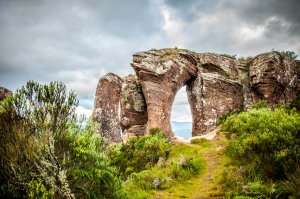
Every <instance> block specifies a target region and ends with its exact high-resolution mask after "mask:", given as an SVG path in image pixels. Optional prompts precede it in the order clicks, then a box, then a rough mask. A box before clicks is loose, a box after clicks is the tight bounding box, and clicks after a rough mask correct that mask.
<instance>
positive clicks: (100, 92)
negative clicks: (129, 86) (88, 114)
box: [92, 73, 122, 142]
mask: <svg viewBox="0 0 300 199" xmlns="http://www.w3.org/2000/svg"><path fill="white" fill-rule="evenodd" d="M121 84H122V79H121V78H120V77H119V76H117V75H115V74H113V73H108V74H106V75H105V76H103V77H102V78H100V80H99V82H98V86H97V89H96V97H95V102H94V110H93V114H92V120H93V122H94V123H96V124H98V125H99V127H98V128H99V129H98V130H99V133H101V134H102V136H104V137H106V138H108V139H109V140H110V141H112V142H120V141H121V131H120V124H119V102H120V93H121Z"/></svg>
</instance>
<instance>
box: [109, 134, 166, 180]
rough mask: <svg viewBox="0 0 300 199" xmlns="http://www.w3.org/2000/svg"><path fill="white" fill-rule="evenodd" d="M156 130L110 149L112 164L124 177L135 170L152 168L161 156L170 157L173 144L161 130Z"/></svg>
mask: <svg viewBox="0 0 300 199" xmlns="http://www.w3.org/2000/svg"><path fill="white" fill-rule="evenodd" d="M150 131H151V132H152V130H150ZM153 131H154V130H153ZM155 131H156V133H153V132H152V134H153V135H151V134H149V135H144V136H142V137H140V138H137V137H133V138H131V139H130V140H128V141H127V142H126V143H125V144H122V145H121V146H117V147H113V148H111V149H110V157H111V159H112V165H115V166H117V167H118V168H119V170H120V173H121V175H122V176H123V177H124V178H126V177H127V176H128V175H129V174H131V173H133V172H139V171H142V170H145V169H149V168H151V167H152V166H154V165H155V164H156V163H157V162H158V160H159V158H160V157H162V158H168V156H169V153H170V150H171V148H170V146H171V145H170V143H169V141H168V140H166V139H165V138H164V137H163V134H162V132H161V130H159V131H157V130H155Z"/></svg>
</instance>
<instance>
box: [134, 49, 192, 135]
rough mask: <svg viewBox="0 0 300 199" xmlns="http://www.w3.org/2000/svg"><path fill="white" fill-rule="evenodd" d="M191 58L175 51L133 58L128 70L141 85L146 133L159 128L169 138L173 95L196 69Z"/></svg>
mask: <svg viewBox="0 0 300 199" xmlns="http://www.w3.org/2000/svg"><path fill="white" fill-rule="evenodd" d="M194 59H195V58H194V57H193V56H192V54H188V53H186V52H184V51H178V50H177V49H165V50H162V51H147V52H141V53H137V54H135V55H134V56H133V60H134V62H133V63H132V66H133V68H134V70H135V71H136V74H137V76H138V77H139V79H140V81H141V86H142V90H143V93H144V96H145V100H146V104H147V113H148V121H147V130H148V129H150V128H152V127H160V128H161V129H162V130H163V132H164V134H165V136H166V137H169V138H173V137H174V134H173V132H172V129H171V123H170V119H171V110H172V105H173V102H174V98H175V95H176V93H177V91H178V90H179V89H180V88H181V87H182V86H184V85H186V84H187V83H189V82H191V81H193V79H195V78H196V75H197V72H198V68H197V66H196V65H195V63H196V60H194Z"/></svg>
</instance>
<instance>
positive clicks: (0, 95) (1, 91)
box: [0, 86, 12, 101]
mask: <svg viewBox="0 0 300 199" xmlns="http://www.w3.org/2000/svg"><path fill="white" fill-rule="evenodd" d="M10 95H12V92H11V91H10V90H8V89H7V88H4V87H2V86H0V101H2V100H3V99H4V98H6V97H7V96H10Z"/></svg>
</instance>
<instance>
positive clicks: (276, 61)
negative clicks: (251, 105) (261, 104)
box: [249, 52, 299, 106]
mask: <svg viewBox="0 0 300 199" xmlns="http://www.w3.org/2000/svg"><path fill="white" fill-rule="evenodd" d="M249 72H250V88H251V94H252V98H253V101H254V102H256V101H258V100H266V101H267V102H268V104H270V105H271V106H274V105H275V104H278V103H286V102H289V101H291V100H292V99H293V97H294V96H295V95H296V94H297V92H298V89H299V65H298V62H297V61H295V60H294V59H292V58H291V57H289V56H288V55H285V54H283V53H279V52H270V53H264V54H261V55H258V56H256V57H255V58H254V59H253V61H252V63H251V65H250V69H249Z"/></svg>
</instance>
